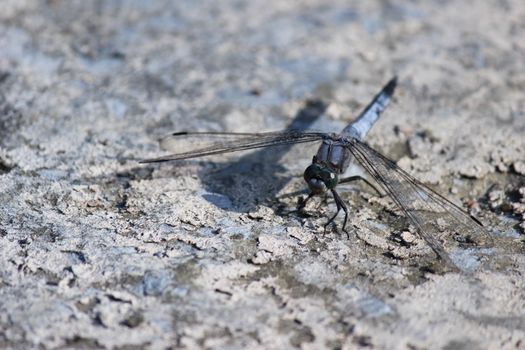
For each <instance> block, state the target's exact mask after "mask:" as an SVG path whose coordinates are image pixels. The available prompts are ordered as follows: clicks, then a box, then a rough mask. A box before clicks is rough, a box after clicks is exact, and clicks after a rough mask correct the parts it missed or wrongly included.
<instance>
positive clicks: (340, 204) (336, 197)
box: [324, 190, 350, 238]
mask: <svg viewBox="0 0 525 350" xmlns="http://www.w3.org/2000/svg"><path fill="white" fill-rule="evenodd" d="M331 191H332V195H333V196H334V200H335V205H336V206H337V211H336V212H335V214H334V215H333V216H332V217H331V218H330V220H328V222H327V223H326V224H325V225H324V227H325V230H326V227H327V226H328V225H330V224H331V223H332V222H333V221H334V220H335V218H336V217H337V214H339V212H340V211H341V209H343V211H344V212H345V218H344V221H343V232H344V233H346V236H347V238H350V235H349V234H348V232H347V231H346V222H347V221H348V208H347V207H346V204H345V202H343V200H342V199H341V197H339V194H338V193H337V192H336V191H335V190H331Z"/></svg>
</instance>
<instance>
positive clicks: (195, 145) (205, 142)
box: [141, 130, 328, 163]
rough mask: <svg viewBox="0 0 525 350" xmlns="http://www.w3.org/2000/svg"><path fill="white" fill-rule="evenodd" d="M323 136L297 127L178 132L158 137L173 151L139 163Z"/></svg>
mask: <svg viewBox="0 0 525 350" xmlns="http://www.w3.org/2000/svg"><path fill="white" fill-rule="evenodd" d="M325 137H328V135H327V134H325V133H322V132H313V131H312V132H310V131H298V130H289V131H280V132H266V133H227V132H225V133H223V132H178V133H174V134H172V135H169V136H167V137H165V138H164V139H162V140H161V141H160V143H161V147H162V148H164V149H167V150H171V151H173V152H176V153H173V154H169V155H166V156H162V157H158V158H151V159H145V160H142V161H141V163H158V162H166V161H170V160H181V159H188V158H197V157H204V156H209V155H214V154H221V153H228V152H236V151H244V150H249V149H254V148H261V147H268V146H278V145H289V144H295V143H305V142H313V141H318V140H321V139H323V138H325Z"/></svg>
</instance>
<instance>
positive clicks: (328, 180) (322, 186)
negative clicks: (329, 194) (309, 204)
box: [304, 164, 339, 194]
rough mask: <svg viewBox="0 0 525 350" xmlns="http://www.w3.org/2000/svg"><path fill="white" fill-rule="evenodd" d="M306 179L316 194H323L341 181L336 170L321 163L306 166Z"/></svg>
mask: <svg viewBox="0 0 525 350" xmlns="http://www.w3.org/2000/svg"><path fill="white" fill-rule="evenodd" d="M304 179H305V181H306V183H307V184H308V187H310V190H311V191H312V192H313V193H315V194H321V193H324V192H326V191H327V190H331V189H333V188H335V186H336V185H337V182H338V181H339V179H338V177H337V174H336V173H335V172H333V171H332V170H330V169H328V168H326V167H323V166H320V165H319V164H312V165H310V166H309V167H308V168H306V170H305V171H304Z"/></svg>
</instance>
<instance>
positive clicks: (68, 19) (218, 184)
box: [0, 0, 525, 350]
mask: <svg viewBox="0 0 525 350" xmlns="http://www.w3.org/2000/svg"><path fill="white" fill-rule="evenodd" d="M1 7H2V10H1V11H0V224H1V226H0V262H1V266H2V267H1V269H0V347H2V348H18V349H28V348H42V349H50V348H63V347H66V348H113V349H133V348H152V349H160V348H170V347H172V348H210V349H211V348H215V349H246V348H250V349H257V348H259V349H270V348H272V349H289V348H302V349H321V348H329V349H340V348H343V349H354V348H373V349H427V348H430V349H448V350H451V349H500V348H502V349H523V348H525V289H524V288H523V287H524V284H525V278H524V277H523V271H524V269H525V258H524V255H523V252H524V248H525V247H524V243H523V237H524V236H523V234H524V229H525V225H524V223H523V222H524V215H525V179H524V178H525V153H524V149H525V141H524V137H523V135H524V132H525V93H524V91H525V60H524V59H523V58H524V57H525V41H524V40H523V38H524V37H525V26H524V20H523V19H524V18H525V5H524V3H523V1H519V0H516V1H483V2H481V1H477V2H474V1H435V2H426V1H425V2H423V1H421V2H417V1H411V2H408V1H407V2H394V1H366V2H364V1H359V2H358V1H354V2H349V1H330V2H326V1H322V0H308V1H301V2H299V1H294V2H292V1H289V2H285V1H271V2H269V1H259V0H257V1H249V2H248V1H247V2H244V1H176V2H175V1H173V2H172V1H160V0H159V1H131V0H130V1H119V0H111V1H80V0H79V1H65V0H63V1H60V0H50V1H29V0H28V1H22V0H11V1H7V0H4V1H3V2H2V6H1ZM394 74H397V75H398V76H399V78H400V85H399V88H398V90H397V92H396V97H395V101H394V103H393V104H392V105H391V106H390V107H389V109H388V110H387V112H386V113H385V114H384V116H383V117H382V119H381V120H380V121H379V122H378V123H377V124H376V126H375V127H374V129H373V130H372V132H371V133H370V134H369V137H368V139H367V140H368V142H369V143H370V144H371V145H372V146H374V147H375V148H376V149H378V150H380V151H382V152H384V153H385V154H386V155H388V156H390V157H391V158H393V159H395V160H396V161H397V162H398V164H399V165H400V166H402V167H403V168H405V169H406V170H408V171H409V172H410V173H411V174H413V175H414V176H416V177H418V178H419V179H421V180H423V181H425V182H426V183H429V184H431V185H433V186H435V187H436V188H437V189H438V190H439V191H441V192H442V193H444V194H446V195H447V197H449V198H451V199H452V200H454V201H455V202H457V203H461V204H462V205H463V206H464V207H465V208H468V209H469V210H470V211H471V212H473V213H475V214H476V215H477V216H478V217H479V218H480V220H482V221H483V222H484V223H485V224H486V225H487V226H488V227H489V229H490V231H491V233H492V235H493V236H494V239H495V246H494V248H492V249H486V250H483V251H478V252H476V253H475V254H474V253H472V252H469V251H465V252H463V253H461V252H460V253H458V254H457V255H456V256H454V257H453V258H454V260H455V261H456V262H457V263H458V264H459V265H460V266H461V267H462V268H463V269H464V272H463V273H461V274H459V273H442V272H440V270H439V266H437V265H439V262H436V259H435V258H434V256H433V255H432V253H431V251H430V250H429V249H428V247H427V246H426V245H425V244H424V243H423V242H422V241H421V240H420V239H419V237H418V236H417V235H411V234H410V233H409V232H403V233H400V232H399V231H396V230H395V227H397V226H399V225H404V220H403V217H402V216H399V215H398V212H396V211H392V210H391V209H390V208H391V206H390V203H388V201H386V200H385V199H382V198H377V197H376V196H375V194H374V193H373V192H371V191H370V190H369V189H368V188H366V187H365V186H361V185H355V186H347V187H346V188H347V189H346V190H345V191H344V193H343V195H342V196H343V198H344V200H345V201H346V202H347V203H348V204H349V205H350V206H351V207H352V216H351V227H352V230H351V234H350V238H349V239H347V238H346V236H344V235H340V234H337V233H328V234H326V235H323V230H322V226H323V223H324V222H325V220H326V218H327V216H328V215H330V213H332V212H333V210H334V207H335V206H334V204H333V201H332V200H330V199H329V200H328V204H327V205H326V204H325V203H323V201H322V199H317V201H314V202H313V203H312V204H311V205H309V206H308V207H307V212H308V213H309V214H310V215H309V216H306V215H298V214H297V213H293V212H292V211H293V209H294V208H295V206H296V204H297V201H298V196H294V195H289V194H291V193H293V192H296V191H299V190H301V189H303V188H304V183H303V182H302V178H301V175H302V171H303V169H304V167H305V166H306V165H307V164H308V162H309V161H310V160H311V156H312V154H313V151H314V150H315V147H316V146H315V145H312V146H299V147H292V148H279V149H275V150H272V151H269V152H268V151H267V152H263V151H254V152H251V153H242V154H232V155H228V156H223V157H212V158H207V159H199V160H192V161H184V162H179V163H175V164H162V165H153V166H141V165H139V164H138V163H137V160H138V159H141V158H146V157H153V156H158V155H161V154H163V152H164V151H163V150H161V149H160V148H159V146H158V143H157V139H158V138H159V137H161V136H163V135H166V134H168V133H170V132H172V131H180V130H183V129H185V130H215V131H220V130H229V131H260V130H279V129H283V128H285V127H287V126H289V125H294V126H295V127H311V128H315V129H327V130H337V129H339V128H340V127H341V126H343V125H345V123H346V122H348V121H350V120H352V118H353V117H354V116H355V114H356V113H358V112H359V110H360V109H361V108H362V107H363V106H364V105H365V104H366V103H367V102H368V101H369V99H370V98H371V97H372V96H373V95H374V94H375V93H376V92H377V91H378V89H379V88H380V87H381V86H382V84H383V83H385V82H386V81H387V80H388V79H389V78H390V77H391V76H392V75H394ZM353 170H355V171H357V172H359V171H362V170H359V168H354V169H353ZM299 197H300V196H299ZM338 222H339V223H340V222H341V218H339V221H338Z"/></svg>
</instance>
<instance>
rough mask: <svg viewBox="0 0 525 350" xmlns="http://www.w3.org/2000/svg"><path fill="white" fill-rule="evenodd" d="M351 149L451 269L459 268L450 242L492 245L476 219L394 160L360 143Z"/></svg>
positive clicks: (354, 141) (351, 143)
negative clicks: (448, 247)
mask: <svg viewBox="0 0 525 350" xmlns="http://www.w3.org/2000/svg"><path fill="white" fill-rule="evenodd" d="M348 148H349V150H350V152H351V153H352V154H353V156H354V157H355V158H356V159H357V160H358V162H359V163H360V164H361V165H362V166H363V167H364V168H365V169H366V170H367V171H368V172H369V173H370V175H371V176H372V177H374V178H375V179H376V181H377V182H378V184H379V185H380V186H381V187H382V188H383V189H384V190H385V192H387V193H388V194H389V196H390V197H391V198H392V199H393V200H394V202H395V203H396V204H397V205H398V206H399V208H400V209H401V210H402V211H403V212H404V214H405V215H406V216H407V217H408V218H409V219H410V221H411V222H412V223H413V225H414V226H415V227H416V229H417V231H418V233H419V234H420V235H421V237H422V238H423V239H424V240H425V241H426V242H427V244H428V245H429V246H430V247H431V248H432V249H433V250H434V252H435V253H436V254H437V255H438V256H439V257H440V258H441V259H442V260H443V261H444V262H445V263H447V264H448V265H449V266H452V267H455V264H454V263H453V262H452V261H451V259H450V257H449V255H448V254H447V253H446V251H445V249H444V243H445V240H446V239H448V238H453V239H454V241H455V242H456V244H457V245H474V246H478V247H489V246H491V245H492V238H491V236H490V234H489V233H488V232H487V230H486V229H485V228H483V226H482V225H481V223H480V222H479V221H478V220H477V219H476V218H474V217H473V216H471V215H470V214H469V213H467V212H466V211H465V210H463V209H462V208H460V207H459V206H457V205H455V204H454V203H452V202H451V201H449V200H448V199H446V198H445V197H443V196H442V195H440V194H439V193H437V192H435V191H434V190H432V189H431V188H429V187H428V186H426V185H425V184H423V183H421V182H420V181H418V180H417V179H415V178H414V177H412V176H411V175H409V174H408V173H407V172H406V171H404V170H403V169H401V168H400V167H398V166H397V165H396V163H394V162H393V161H392V160H390V159H388V158H387V157H385V156H383V155H382V154H380V153H379V152H377V151H376V150H374V149H372V148H371V147H370V146H368V145H366V144H365V143H363V142H361V141H359V140H356V139H353V140H351V141H350V143H349V145H348ZM449 241H450V240H449Z"/></svg>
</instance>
